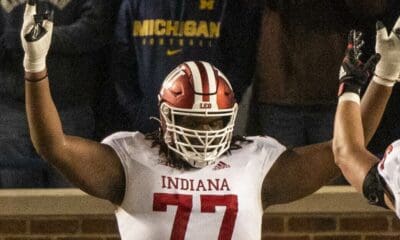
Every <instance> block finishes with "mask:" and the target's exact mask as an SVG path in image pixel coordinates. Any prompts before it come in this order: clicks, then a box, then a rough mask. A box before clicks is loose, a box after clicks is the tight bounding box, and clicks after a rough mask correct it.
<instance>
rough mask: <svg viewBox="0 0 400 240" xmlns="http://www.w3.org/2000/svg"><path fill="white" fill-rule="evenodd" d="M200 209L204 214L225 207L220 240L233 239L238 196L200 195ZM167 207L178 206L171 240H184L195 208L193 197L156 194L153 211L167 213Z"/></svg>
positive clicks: (219, 235)
mask: <svg viewBox="0 0 400 240" xmlns="http://www.w3.org/2000/svg"><path fill="white" fill-rule="evenodd" d="M200 204H201V206H200V209H201V212H203V213H215V211H216V210H215V207H216V206H225V207H226V210H225V214H224V217H223V219H222V224H221V227H220V230H219V234H218V240H229V239H231V238H232V233H233V228H234V226H235V221H236V216H237V212H238V200H237V195H206V194H204V195H200ZM167 205H175V206H177V210H176V215H175V219H174V224H173V227H172V232H171V238H170V239H173V240H184V239H185V234H186V228H187V225H188V222H189V218H190V213H191V211H192V207H193V196H192V195H187V194H168V193H154V196H153V211H158V212H166V211H167Z"/></svg>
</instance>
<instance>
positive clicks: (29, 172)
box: [0, 0, 115, 188]
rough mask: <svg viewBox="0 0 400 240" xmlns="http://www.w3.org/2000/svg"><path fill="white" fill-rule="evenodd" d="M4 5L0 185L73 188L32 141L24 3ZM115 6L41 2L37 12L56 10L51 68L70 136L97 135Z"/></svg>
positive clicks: (84, 0)
mask: <svg viewBox="0 0 400 240" xmlns="http://www.w3.org/2000/svg"><path fill="white" fill-rule="evenodd" d="M0 3H1V4H0V19H1V21H0V42H1V45H0V46H1V48H0V53H3V54H0V56H1V55H3V56H2V58H1V62H0V86H1V87H0V112H1V114H0V187H2V188H13V187H15V188H17V187H18V188H19V187H65V186H70V184H69V183H68V182H66V181H65V180H64V178H63V177H62V176H61V175H59V174H58V173H57V172H55V171H54V170H53V169H52V168H51V167H49V165H47V163H45V162H44V161H42V160H41V159H40V157H39V156H38V155H37V154H36V153H35V150H34V149H33V147H32V145H31V141H30V139H29V133H28V129H27V120H26V117H25V109H24V81H23V76H24V75H23V74H24V71H23V67H22V64H21V63H22V58H23V50H22V47H21V42H20V37H19V32H20V29H21V25H22V20H23V17H22V16H23V11H24V7H25V1H21V0H8V1H4V0H1V1H0ZM113 4H115V3H114V2H113V1H108V0H63V1H61V0H51V1H40V0H39V5H38V12H44V11H46V10H53V11H54V22H55V28H54V34H53V41H52V45H51V49H50V53H49V56H48V61H47V66H48V72H49V75H50V76H51V78H52V79H53V81H52V82H51V88H52V91H53V93H54V100H55V103H56V104H57V106H58V107H59V109H61V111H60V115H61V119H62V121H63V123H64V128H65V131H66V132H67V133H68V134H74V135H78V136H82V137H87V138H93V136H94V135H93V134H94V126H95V122H94V114H93V108H92V104H93V102H94V100H95V96H96V93H97V88H98V86H99V85H100V84H102V81H103V79H104V75H103V73H104V72H103V69H104V67H102V64H103V62H104V55H103V48H104V47H105V46H106V44H107V43H109V42H110V39H111V36H112V23H111V17H110V16H111V15H112V14H111V13H112V9H113V7H114V8H115V5H113ZM81 79H84V81H81Z"/></svg>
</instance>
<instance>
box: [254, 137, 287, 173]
mask: <svg viewBox="0 0 400 240" xmlns="http://www.w3.org/2000/svg"><path fill="white" fill-rule="evenodd" d="M253 141H254V143H255V144H256V149H257V150H256V154H260V155H261V156H262V158H261V159H262V162H260V163H259V164H261V166H260V167H261V171H262V176H263V177H265V176H266V175H267V173H268V171H269V170H270V169H271V167H272V165H273V164H274V163H275V162H276V160H277V159H278V158H279V156H280V155H281V154H282V153H283V152H284V151H285V150H286V147H285V146H284V145H282V144H281V143H280V142H278V141H277V140H276V139H274V138H272V137H269V136H258V137H254V138H253Z"/></svg>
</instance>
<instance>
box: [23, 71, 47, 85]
mask: <svg viewBox="0 0 400 240" xmlns="http://www.w3.org/2000/svg"><path fill="white" fill-rule="evenodd" d="M48 76H49V74H48V73H47V72H46V75H44V76H43V77H41V78H38V79H29V78H24V79H25V81H27V82H31V83H37V82H40V81H43V80H45V79H46V78H47V77H48Z"/></svg>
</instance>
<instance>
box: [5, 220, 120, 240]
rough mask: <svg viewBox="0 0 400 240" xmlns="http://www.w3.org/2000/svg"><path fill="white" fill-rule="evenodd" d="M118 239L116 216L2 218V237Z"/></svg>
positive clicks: (19, 239)
mask: <svg viewBox="0 0 400 240" xmlns="http://www.w3.org/2000/svg"><path fill="white" fill-rule="evenodd" d="M30 239H35V240H56V239H57V240H58V239H60V240H61V239H62V240H80V239H82V240H83V239H85V240H117V239H119V234H118V229H117V225H116V221H115V218H114V216H113V215H99V216H79V215H77V216H12V217H5V216H3V217H0V240H30Z"/></svg>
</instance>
